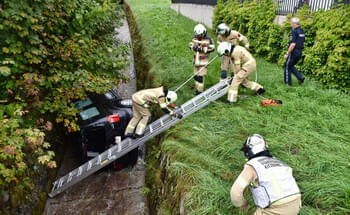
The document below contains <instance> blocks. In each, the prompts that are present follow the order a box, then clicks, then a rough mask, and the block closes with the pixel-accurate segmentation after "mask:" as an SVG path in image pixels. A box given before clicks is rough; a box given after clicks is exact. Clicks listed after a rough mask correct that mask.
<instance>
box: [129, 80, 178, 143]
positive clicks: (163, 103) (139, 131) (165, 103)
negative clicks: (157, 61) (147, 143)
mask: <svg viewBox="0 0 350 215" xmlns="http://www.w3.org/2000/svg"><path fill="white" fill-rule="evenodd" d="M176 99H177V94H176V93H175V92H174V91H170V90H168V89H167V88H166V87H158V88H153V89H147V90H141V91H138V92H136V93H134V94H133V95H132V112H133V118H132V119H131V120H130V122H129V124H128V126H127V128H126V130H125V136H126V137H130V138H133V139H134V138H139V137H142V136H143V133H144V131H145V128H146V126H147V123H148V120H149V118H150V117H151V113H150V112H149V110H148V107H149V106H150V105H151V104H153V103H158V104H159V105H160V107H161V108H162V110H163V111H164V113H166V114H170V115H172V116H175V117H177V118H179V119H181V118H182V115H181V114H175V113H174V111H172V110H171V109H170V108H169V106H170V107H175V106H174V105H173V104H171V103H173V102H175V101H176Z"/></svg>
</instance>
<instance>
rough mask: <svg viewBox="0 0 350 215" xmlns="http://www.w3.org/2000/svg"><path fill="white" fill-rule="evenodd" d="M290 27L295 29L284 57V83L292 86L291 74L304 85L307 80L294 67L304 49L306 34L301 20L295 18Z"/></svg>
mask: <svg viewBox="0 0 350 215" xmlns="http://www.w3.org/2000/svg"><path fill="white" fill-rule="evenodd" d="M290 25H291V26H292V28H293V31H292V33H291V34H290V41H289V43H288V51H287V53H286V54H285V55H284V58H285V59H286V63H285V64H284V83H285V84H287V85H289V86H291V85H292V77H291V73H293V74H294V75H295V77H297V79H298V81H299V84H302V83H304V80H305V78H304V77H303V75H302V74H301V73H300V72H299V71H298V70H297V69H296V68H295V67H294V66H295V64H297V63H298V61H299V59H300V58H301V55H302V50H303V49H304V42H305V32H304V31H303V29H301V28H300V20H299V18H296V17H293V18H292V19H291V22H290Z"/></svg>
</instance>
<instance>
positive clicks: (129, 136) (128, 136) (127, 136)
mask: <svg viewBox="0 0 350 215" xmlns="http://www.w3.org/2000/svg"><path fill="white" fill-rule="evenodd" d="M125 138H131V139H135V134H134V133H127V134H126V135H125Z"/></svg>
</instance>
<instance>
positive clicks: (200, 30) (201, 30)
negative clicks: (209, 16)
mask: <svg viewBox="0 0 350 215" xmlns="http://www.w3.org/2000/svg"><path fill="white" fill-rule="evenodd" d="M194 35H195V36H203V37H204V36H205V35H207V29H206V28H205V27H204V25H202V24H198V25H196V26H195V27H194Z"/></svg>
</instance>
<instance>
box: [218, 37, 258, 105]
mask: <svg viewBox="0 0 350 215" xmlns="http://www.w3.org/2000/svg"><path fill="white" fill-rule="evenodd" d="M218 54H219V56H223V55H225V56H228V57H230V59H231V61H232V62H233V64H234V66H233V67H234V73H235V76H234V77H233V80H232V83H231V87H230V89H229V91H228V98H227V100H226V102H225V103H227V104H233V103H235V102H237V98H238V88H239V85H240V84H242V85H243V86H244V87H246V88H249V89H252V90H254V91H255V93H256V94H258V95H260V94H263V93H264V92H265V89H264V88H263V86H261V85H260V84H258V83H256V82H253V81H249V78H250V76H251V75H252V74H253V73H254V72H255V70H256V61H255V59H254V58H253V56H252V55H251V54H250V53H249V52H248V51H247V50H246V49H245V48H243V47H242V46H239V45H237V46H235V45H232V44H231V43H228V42H222V43H220V45H219V47H218Z"/></svg>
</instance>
